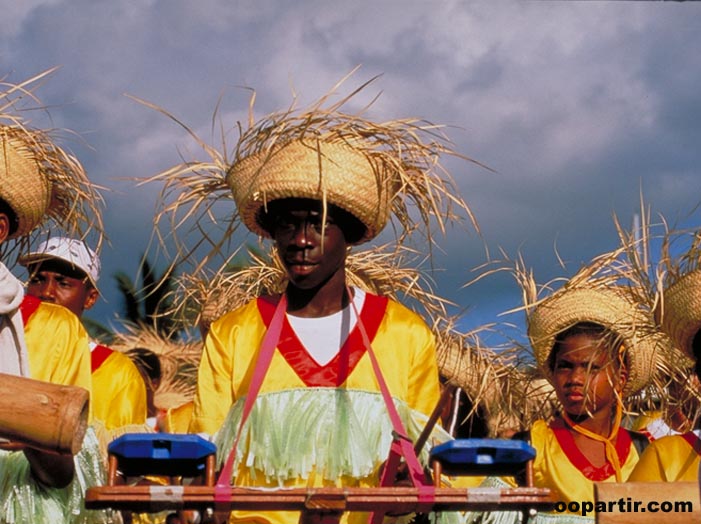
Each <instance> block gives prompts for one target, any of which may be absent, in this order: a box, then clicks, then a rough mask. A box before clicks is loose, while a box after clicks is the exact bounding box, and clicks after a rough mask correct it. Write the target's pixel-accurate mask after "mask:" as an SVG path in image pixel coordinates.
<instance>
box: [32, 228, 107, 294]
mask: <svg viewBox="0 0 701 524" xmlns="http://www.w3.org/2000/svg"><path fill="white" fill-rule="evenodd" d="M51 259H58V260H64V261H66V262H68V263H69V264H71V265H72V266H73V267H76V268H78V269H80V270H81V271H83V272H84V273H85V274H86V275H88V278H89V279H90V282H91V283H92V285H93V286H94V287H95V289H97V281H98V279H99V278H100V259H99V258H98V257H97V255H96V254H95V252H94V251H93V250H92V249H90V248H89V247H88V246H87V245H86V244H85V242H83V241H82V240H76V239H73V238H65V237H53V238H50V239H48V240H45V241H43V242H41V243H40V244H39V246H38V247H37V249H36V251H32V252H31V253H28V254H27V255H22V256H21V257H20V258H19V263H20V264H22V265H23V266H25V267H26V266H30V265H33V264H37V263H40V262H44V261H46V260H51Z"/></svg>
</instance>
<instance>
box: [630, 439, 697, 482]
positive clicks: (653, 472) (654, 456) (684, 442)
mask: <svg viewBox="0 0 701 524" xmlns="http://www.w3.org/2000/svg"><path fill="white" fill-rule="evenodd" d="M697 433H698V431H696V432H689V433H684V434H683V435H673V436H669V437H663V438H661V439H659V440H655V441H654V442H651V443H650V445H649V446H648V447H647V448H646V449H645V452H644V453H643V455H642V457H640V461H639V462H638V464H637V466H636V467H635V469H634V470H633V473H631V475H630V477H629V478H628V480H629V481H631V482H678V481H692V482H695V481H696V480H698V471H699V462H700V461H701V460H700V459H701V439H699V436H698V435H697Z"/></svg>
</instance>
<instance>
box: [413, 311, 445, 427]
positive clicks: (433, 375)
mask: <svg viewBox="0 0 701 524" xmlns="http://www.w3.org/2000/svg"><path fill="white" fill-rule="evenodd" d="M417 322H420V325H418V326H416V327H415V328H414V329H416V330H417V334H416V336H415V338H416V340H415V343H416V346H415V347H416V348H417V349H416V351H415V352H414V354H413V356H412V363H411V369H410V371H409V373H410V377H409V392H408V395H409V397H408V398H407V403H408V404H409V406H411V407H412V408H413V409H415V410H417V411H420V412H421V413H424V414H426V415H430V414H431V413H432V412H433V410H434V409H435V407H436V404H438V399H439V398H440V382H439V379H438V359H437V357H436V343H435V339H434V336H433V333H431V331H430V329H429V328H428V326H426V325H425V324H424V323H423V320H421V319H417Z"/></svg>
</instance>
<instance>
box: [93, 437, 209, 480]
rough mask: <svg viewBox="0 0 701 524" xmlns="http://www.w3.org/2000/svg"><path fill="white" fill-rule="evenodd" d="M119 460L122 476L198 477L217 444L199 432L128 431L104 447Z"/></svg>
mask: <svg viewBox="0 0 701 524" xmlns="http://www.w3.org/2000/svg"><path fill="white" fill-rule="evenodd" d="M107 450H108V452H109V453H110V454H111V455H115V456H116V457H117V460H118V464H119V470H120V471H121V472H122V474H123V475H125V476H128V477H131V476H137V475H166V476H173V477H174V476H181V477H197V476H199V475H202V474H203V473H204V471H205V464H206V459H207V457H208V456H210V455H213V454H215V453H216V452H217V447H216V446H215V445H214V444H213V443H211V442H209V441H208V440H205V439H204V438H202V437H200V436H199V435H189V434H174V433H127V434H125V435H122V436H121V437H119V438H116V439H115V440H113V441H112V442H111V443H110V445H109V446H108V448H107Z"/></svg>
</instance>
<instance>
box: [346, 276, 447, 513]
mask: <svg viewBox="0 0 701 524" xmlns="http://www.w3.org/2000/svg"><path fill="white" fill-rule="evenodd" d="M347 292H348V297H349V298H350V302H351V304H352V307H353V311H354V312H355V317H356V318H357V319H358V320H357V326H358V329H359V330H360V334H361V335H362V337H363V344H365V349H366V351H367V353H368V357H370V362H371V363H372V369H373V371H374V372H375V377H376V378H377V382H378V384H379V386H380V392H381V393H382V398H383V399H384V401H385V405H386V406H387V412H388V413H389V418H390V421H391V422H392V429H393V437H394V441H393V442H392V446H391V447H390V451H389V458H388V459H387V463H386V464H385V469H384V471H383V472H382V479H381V480H380V486H390V485H391V484H392V483H393V482H394V477H395V475H396V473H397V468H398V467H399V460H400V459H401V457H404V460H405V461H406V464H407V467H408V468H409V477H410V479H411V483H412V485H413V486H414V487H415V488H417V489H418V490H419V504H420V505H422V506H423V505H425V507H426V508H427V509H430V506H431V505H432V504H433V502H434V500H435V498H434V495H435V490H434V487H433V486H432V485H430V484H428V482H426V477H425V475H424V471H423V468H422V467H421V464H419V459H418V457H417V456H416V453H415V452H414V446H413V445H412V443H411V440H410V439H409V437H408V436H407V434H406V430H405V429H404V424H402V419H401V417H400V416H399V413H398V412H397V408H396V406H395V405H394V402H393V401H392V395H391V394H390V392H389V388H388V387H387V383H386V382H385V379H384V377H383V376H382V371H381V369H380V365H379V363H378V362H377V358H376V357H375V352H374V351H373V349H372V345H371V344H370V338H369V337H368V334H367V331H366V330H365V326H364V325H363V322H362V320H361V319H360V315H359V314H358V309H357V307H356V306H355V302H354V301H353V298H352V297H353V295H352V294H351V291H350V289H348V291H347ZM383 518H384V514H382V513H379V512H373V513H371V514H370V520H369V521H370V523H371V524H379V523H381V522H382V519H383Z"/></svg>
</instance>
